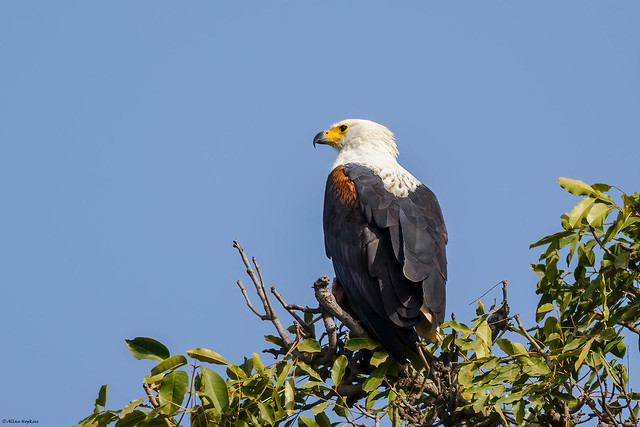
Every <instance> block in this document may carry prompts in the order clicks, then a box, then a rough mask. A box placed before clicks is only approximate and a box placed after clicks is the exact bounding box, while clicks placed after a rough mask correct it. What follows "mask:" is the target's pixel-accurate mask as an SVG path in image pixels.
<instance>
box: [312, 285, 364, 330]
mask: <svg viewBox="0 0 640 427" xmlns="http://www.w3.org/2000/svg"><path fill="white" fill-rule="evenodd" d="M329 283H331V280H330V279H329V278H328V277H327V276H322V277H320V278H319V279H318V280H316V281H315V282H314V284H313V289H314V290H315V294H316V299H317V300H318V303H319V304H320V307H321V308H322V309H323V310H325V311H326V312H328V313H329V314H330V315H331V316H333V317H336V318H337V319H338V320H340V321H341V322H342V323H344V324H345V325H346V326H347V328H349V329H350V330H351V332H352V333H353V335H354V336H358V337H369V334H368V333H367V331H365V330H364V328H363V327H362V326H360V323H359V322H358V321H357V320H355V319H354V318H353V317H351V315H350V314H349V313H347V312H346V311H344V310H343V309H342V307H340V306H339V305H338V302H337V301H336V299H335V297H334V296H333V294H332V293H331V290H330V289H329Z"/></svg>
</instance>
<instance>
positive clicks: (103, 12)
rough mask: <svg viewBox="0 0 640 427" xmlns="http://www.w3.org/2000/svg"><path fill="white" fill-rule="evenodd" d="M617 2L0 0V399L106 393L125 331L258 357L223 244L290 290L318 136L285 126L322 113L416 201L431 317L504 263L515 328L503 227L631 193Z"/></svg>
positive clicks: (529, 311)
mask: <svg viewBox="0 0 640 427" xmlns="http://www.w3.org/2000/svg"><path fill="white" fill-rule="evenodd" d="M638 16H640V3H638V2H632V1H618V2H597V1H564V2H551V1H541V2H507V1H487V2H435V1H433V2H432V1H407V2H395V3H393V4H391V2H389V3H383V2H370V1H350V2H337V1H328V2H317V1H293V0H286V1H285V0H279V1H271V2H262V1H246V2H204V1H194V2H169V1H154V2H141V1H136V2H123V1H121V2H82V1H73V2H72V1H58V2H46V1H29V2H25V1H23V2H18V1H14V2H10V1H5V2H2V3H1V4H0V54H1V55H2V66H1V67H0V76H1V79H0V150H1V152H0V194H1V195H2V202H3V203H2V210H1V211H0V224H1V225H0V257H1V259H2V264H1V268H0V283H1V286H2V308H1V309H0V322H1V324H2V326H1V327H0V340H1V342H2V346H3V351H2V352H1V353H0V366H3V368H4V369H3V370H4V373H3V380H2V382H1V383H0V418H14V419H21V418H30V419H35V420H39V421H40V425H44V426H48V425H51V426H54V425H55V426H58V425H70V424H73V423H75V422H77V421H78V420H80V419H81V418H82V417H84V416H86V415H88V414H89V413H90V412H91V410H92V404H93V400H94V399H95V397H96V395H97V391H98V389H99V387H100V385H102V384H104V383H109V400H108V402H109V406H110V407H114V408H115V407H122V405H124V404H126V403H127V402H128V401H129V400H130V399H134V398H137V397H142V388H141V379H142V377H143V376H144V375H145V374H146V373H147V372H148V369H150V368H151V367H152V365H153V363H152V362H150V361H142V362H140V361H136V360H134V359H133V358H132V357H131V356H130V355H129V354H128V352H127V350H126V347H125V344H124V339H126V338H133V337H136V336H150V337H154V338H156V339H158V340H160V341H162V342H163V343H165V344H166V345H167V346H168V347H169V348H170V349H171V351H172V353H181V352H184V351H185V350H188V349H191V348H194V347H207V348H211V349H213V350H216V351H218V352H219V353H222V354H223V355H224V356H225V357H226V358H227V359H228V360H231V361H234V362H240V361H241V358H242V356H243V355H250V354H251V352H253V351H259V350H261V349H262V348H263V347H264V344H263V343H264V341H263V339H262V335H264V334H266V333H272V331H271V329H270V328H269V327H268V325H267V324H261V323H260V321H259V320H258V319H257V318H255V317H254V316H253V315H252V314H251V313H250V312H249V311H248V309H247V308H246V306H245V304H244V301H243V299H242V296H241V295H240V293H239V292H238V290H237V287H236V285H235V282H236V280H237V279H242V280H245V277H244V268H243V266H242V264H241V261H240V259H239V257H238V256H237V254H236V252H235V251H234V249H233V248H232V240H233V239H234V238H238V239H240V242H241V244H243V245H244V247H245V249H246V250H247V252H248V253H249V254H250V255H255V256H256V257H257V258H258V261H259V263H260V264H261V266H262V269H263V274H264V276H265V278H266V280H267V282H268V284H269V285H275V286H276V287H277V289H278V290H279V291H280V292H281V293H282V294H283V295H284V296H285V298H286V300H287V301H289V302H297V303H301V304H312V303H313V295H312V291H311V288H310V286H311V284H312V283H313V281H314V280H315V279H316V278H317V277H319V276H321V275H325V274H326V275H329V274H332V269H331V264H330V261H329V260H328V259H327V258H326V257H325V255H324V247H323V238H322V226H321V212H322V198H323V191H324V183H325V179H326V175H327V173H328V170H329V167H330V165H331V163H332V162H333V158H334V156H335V154H334V153H333V152H332V150H331V149H329V148H328V147H319V148H318V149H316V150H314V149H313V147H312V145H311V141H312V139H313V136H314V135H315V134H316V133H317V132H318V131H320V130H323V129H325V128H326V127H327V126H329V125H330V124H331V123H332V122H334V121H337V120H340V119H343V118H367V119H371V120H374V121H378V122H380V123H383V124H385V125H387V126H388V127H389V128H390V129H391V130H392V131H393V132H394V133H395V134H396V137H397V142H398V145H399V149H400V157H399V160H400V162H401V163H402V164H403V165H404V166H405V167H406V168H407V169H409V170H410V171H411V172H412V173H413V174H414V175H416V176H417V177H418V178H420V179H421V180H422V181H423V182H424V183H425V184H427V185H428V186H429V187H430V188H431V189H432V190H433V191H434V192H435V193H436V194H437V196H438V198H439V200H440V203H441V205H442V209H443V212H444V215H445V219H446V221H447V225H448V229H449V235H450V243H449V246H448V257H449V278H450V280H449V283H448V291H449V298H448V302H449V303H448V311H449V312H455V313H456V317H457V319H458V320H461V321H467V320H469V319H470V318H471V317H472V316H473V314H474V309H475V306H474V305H469V303H470V302H471V301H472V300H473V299H474V298H475V297H477V296H479V295H481V294H482V293H484V292H485V291H486V290H487V289H488V288H490V287H491V286H492V285H494V284H495V283H496V282H498V281H500V280H503V279H506V280H508V281H509V284H510V285H509V286H510V288H509V289H510V298H511V299H510V305H511V310H512V312H513V313H521V315H522V317H523V319H527V323H528V324H532V322H533V309H534V307H535V304H536V301H537V299H536V297H535V294H534V291H535V285H536V276H535V275H534V274H533V273H532V272H530V270H529V267H528V266H529V264H530V263H531V262H535V261H536V260H537V256H538V252H537V251H535V250H534V251H530V250H529V249H528V246H529V244H530V243H532V242H534V241H536V240H538V239H539V238H540V237H542V236H544V235H546V234H551V233H553V232H555V231H558V230H559V227H560V221H559V216H560V215H561V214H562V213H564V212H566V211H568V210H570V209H571V207H572V206H573V204H574V203H575V202H576V200H575V199H574V198H573V197H572V196H569V195H568V194H566V193H564V191H562V190H561V189H560V188H559V187H558V184H557V178H558V177H559V176H567V177H571V178H576V179H581V180H583V181H586V182H589V183H593V182H607V183H609V184H615V185H617V186H619V187H621V188H623V189H624V190H626V191H628V192H633V191H638V190H640V188H639V186H638V183H639V182H640V179H639V178H640V168H639V167H638V151H639V148H638V147H639V136H640V127H639V123H640V121H639V120H638V118H639V117H640V44H638V40H640V26H638V24H637V18H638ZM499 297H500V295H499V291H496V292H494V293H492V294H490V295H489V296H488V297H485V302H487V303H490V301H491V299H492V298H499ZM628 347H630V348H637V344H636V343H635V342H630V343H629V345H628ZM265 360H269V358H268V357H267V356H265ZM630 363H631V377H632V378H633V377H636V378H638V372H639V371H640V357H639V356H638V353H637V351H635V352H631V353H630ZM635 384H638V382H637V379H636V380H635ZM636 388H637V387H636Z"/></svg>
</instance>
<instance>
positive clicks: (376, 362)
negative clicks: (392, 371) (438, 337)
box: [369, 335, 450, 367]
mask: <svg viewBox="0 0 640 427" xmlns="http://www.w3.org/2000/svg"><path fill="white" fill-rule="evenodd" d="M448 336H450V335H448ZM388 358H389V353H387V351H386V350H378V351H376V352H375V353H373V356H371V360H370V361H369V363H371V365H373V366H375V367H378V366H380V364H381V363H383V362H385V361H386V360H387V359H388Z"/></svg>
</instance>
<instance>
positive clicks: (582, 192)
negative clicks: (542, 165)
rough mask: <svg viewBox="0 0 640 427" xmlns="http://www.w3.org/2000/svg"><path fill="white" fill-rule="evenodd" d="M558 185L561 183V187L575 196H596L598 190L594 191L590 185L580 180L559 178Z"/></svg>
mask: <svg viewBox="0 0 640 427" xmlns="http://www.w3.org/2000/svg"><path fill="white" fill-rule="evenodd" d="M558 183H560V187H562V188H564V189H565V190H567V191H568V192H569V193H571V194H573V195H574V196H595V195H596V194H597V193H596V190H594V189H593V188H592V187H591V186H590V185H587V184H585V183H584V182H582V181H580V180H578V179H571V178H562V177H560V178H558Z"/></svg>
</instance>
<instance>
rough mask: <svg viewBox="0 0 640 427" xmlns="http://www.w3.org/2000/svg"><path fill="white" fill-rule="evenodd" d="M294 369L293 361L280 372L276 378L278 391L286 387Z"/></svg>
mask: <svg viewBox="0 0 640 427" xmlns="http://www.w3.org/2000/svg"><path fill="white" fill-rule="evenodd" d="M280 366H282V365H280ZM292 367H293V360H290V361H289V363H287V364H286V365H284V366H283V367H282V370H281V371H280V373H279V374H278V376H277V378H276V390H280V388H282V386H283V385H284V382H285V381H286V380H287V376H288V375H289V372H290V371H291V368H292Z"/></svg>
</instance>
